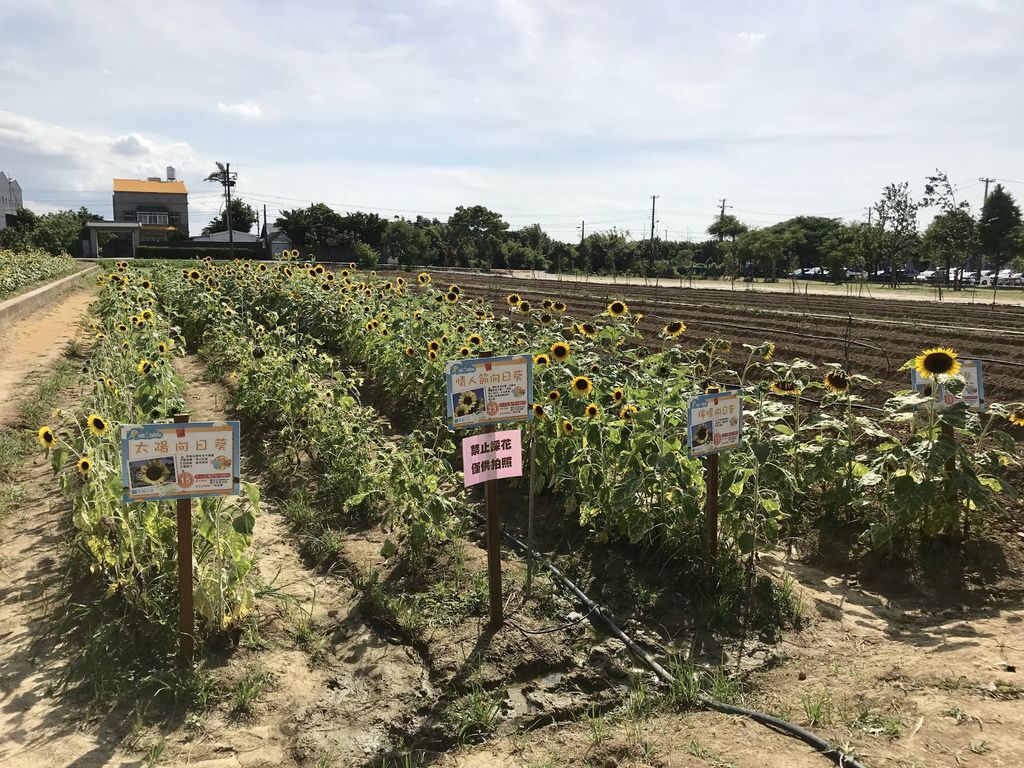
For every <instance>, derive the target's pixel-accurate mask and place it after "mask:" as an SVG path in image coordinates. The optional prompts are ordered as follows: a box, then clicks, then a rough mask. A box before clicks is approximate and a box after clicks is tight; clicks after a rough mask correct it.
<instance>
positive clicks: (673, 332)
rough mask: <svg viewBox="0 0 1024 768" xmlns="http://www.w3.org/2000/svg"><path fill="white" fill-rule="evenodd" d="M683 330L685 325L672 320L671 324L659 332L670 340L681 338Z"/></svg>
mask: <svg viewBox="0 0 1024 768" xmlns="http://www.w3.org/2000/svg"><path fill="white" fill-rule="evenodd" d="M685 330H686V325H685V324H684V323H682V322H680V321H679V320H673V321H672V322H671V323H668V324H667V325H666V326H665V327H664V328H662V329H661V332H662V334H664V335H665V336H671V337H672V338H675V337H677V336H681V335H682V334H683V332H684V331H685Z"/></svg>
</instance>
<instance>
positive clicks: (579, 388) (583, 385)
mask: <svg viewBox="0 0 1024 768" xmlns="http://www.w3.org/2000/svg"><path fill="white" fill-rule="evenodd" d="M593 390H594V382H592V381H591V380H590V379H588V378H587V377H586V376H577V377H576V378H574V379H573V380H572V384H570V385H569V391H570V392H572V393H573V394H574V395H576V396H577V397H585V396H586V395H589V394H590V393H591V392H593Z"/></svg>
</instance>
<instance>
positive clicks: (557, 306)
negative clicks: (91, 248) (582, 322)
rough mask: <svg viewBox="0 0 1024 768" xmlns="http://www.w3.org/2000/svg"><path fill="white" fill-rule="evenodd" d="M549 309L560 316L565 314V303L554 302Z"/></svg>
mask: <svg viewBox="0 0 1024 768" xmlns="http://www.w3.org/2000/svg"><path fill="white" fill-rule="evenodd" d="M551 308H552V309H553V310H555V312H557V313H558V314H562V313H563V312H565V302H564V301H556V302H555V303H553V304H552V305H551Z"/></svg>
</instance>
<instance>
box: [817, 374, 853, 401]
mask: <svg viewBox="0 0 1024 768" xmlns="http://www.w3.org/2000/svg"><path fill="white" fill-rule="evenodd" d="M822 381H823V382H824V384H825V387H826V388H827V389H828V391H829V392H834V393H835V394H837V395H841V394H843V393H844V392H846V391H847V390H849V389H850V379H849V377H848V376H847V375H846V374H845V373H844V372H843V371H840V370H838V369H836V370H831V371H829V372H828V373H826V374H825V378H824V379H822Z"/></svg>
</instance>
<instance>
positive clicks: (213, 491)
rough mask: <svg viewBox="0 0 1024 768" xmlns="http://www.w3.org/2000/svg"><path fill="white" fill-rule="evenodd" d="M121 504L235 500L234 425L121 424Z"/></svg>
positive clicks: (238, 480) (236, 446)
mask: <svg viewBox="0 0 1024 768" xmlns="http://www.w3.org/2000/svg"><path fill="white" fill-rule="evenodd" d="M121 486H122V492H123V496H124V500H125V501H164V500H167V499H188V498H196V497H199V496H237V495H238V494H239V492H240V491H241V478H240V472H239V424H238V422H237V421H206V422H182V423H174V424H125V425H123V426H122V427H121Z"/></svg>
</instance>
